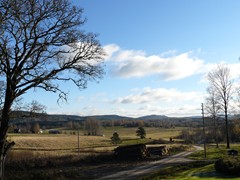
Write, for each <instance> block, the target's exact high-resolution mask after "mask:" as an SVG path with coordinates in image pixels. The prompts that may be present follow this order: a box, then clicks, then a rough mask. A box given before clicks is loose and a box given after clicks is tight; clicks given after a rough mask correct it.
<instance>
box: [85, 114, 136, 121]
mask: <svg viewBox="0 0 240 180" xmlns="http://www.w3.org/2000/svg"><path fill="white" fill-rule="evenodd" d="M86 118H94V119H97V120H116V121H117V120H131V119H132V120H133V119H134V118H131V117H127V116H118V115H96V116H85V119H86Z"/></svg>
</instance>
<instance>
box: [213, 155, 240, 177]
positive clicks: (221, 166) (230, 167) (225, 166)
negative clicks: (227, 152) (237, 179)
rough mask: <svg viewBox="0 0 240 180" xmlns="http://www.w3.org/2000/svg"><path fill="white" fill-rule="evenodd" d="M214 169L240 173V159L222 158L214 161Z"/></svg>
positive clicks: (232, 173) (234, 173)
mask: <svg viewBox="0 0 240 180" xmlns="http://www.w3.org/2000/svg"><path fill="white" fill-rule="evenodd" d="M215 169H216V171H217V172H220V173H225V174H231V175H240V160H238V159H237V158H223V159H219V160H217V161H216V162H215Z"/></svg>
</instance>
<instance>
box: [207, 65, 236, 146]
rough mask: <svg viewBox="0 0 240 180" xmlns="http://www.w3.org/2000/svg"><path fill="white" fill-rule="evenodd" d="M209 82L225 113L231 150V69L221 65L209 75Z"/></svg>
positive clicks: (227, 136)
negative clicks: (229, 119) (229, 114)
mask: <svg viewBox="0 0 240 180" xmlns="http://www.w3.org/2000/svg"><path fill="white" fill-rule="evenodd" d="M208 80H209V82H210V86H212V87H213V91H215V93H216V97H217V98H218V99H219V101H218V102H219V105H220V106H219V107H220V108H221V110H222V111H223V112H224V117H225V124H226V139H227V148H230V143H229V128H228V111H229V103H230V100H231V97H232V93H233V90H232V84H233V82H232V81H231V78H230V69H229V68H228V67H227V66H225V65H219V66H218V67H217V68H216V69H214V70H212V71H211V72H210V73H209V74H208Z"/></svg>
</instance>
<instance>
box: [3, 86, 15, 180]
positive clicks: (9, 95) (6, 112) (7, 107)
mask: <svg viewBox="0 0 240 180" xmlns="http://www.w3.org/2000/svg"><path fill="white" fill-rule="evenodd" d="M13 100H14V93H13V91H12V89H11V86H10V85H8V86H7V89H6V94H5V101H4V106H3V110H2V118H1V126H0V179H1V180H3V179H4V163H5V158H6V155H7V152H8V151H9V149H10V148H11V147H12V146H13V145H14V144H15V143H14V142H12V143H8V142H7V139H6V138H7V131H8V123H9V119H10V111H11V106H12V102H13Z"/></svg>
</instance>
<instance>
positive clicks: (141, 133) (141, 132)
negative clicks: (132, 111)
mask: <svg viewBox="0 0 240 180" xmlns="http://www.w3.org/2000/svg"><path fill="white" fill-rule="evenodd" d="M136 133H137V136H139V137H140V138H141V139H144V138H145V137H146V131H145V129H144V128H143V127H139V128H138V129H137V131H136Z"/></svg>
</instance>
